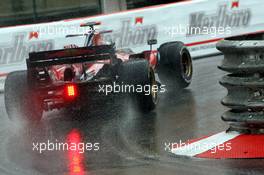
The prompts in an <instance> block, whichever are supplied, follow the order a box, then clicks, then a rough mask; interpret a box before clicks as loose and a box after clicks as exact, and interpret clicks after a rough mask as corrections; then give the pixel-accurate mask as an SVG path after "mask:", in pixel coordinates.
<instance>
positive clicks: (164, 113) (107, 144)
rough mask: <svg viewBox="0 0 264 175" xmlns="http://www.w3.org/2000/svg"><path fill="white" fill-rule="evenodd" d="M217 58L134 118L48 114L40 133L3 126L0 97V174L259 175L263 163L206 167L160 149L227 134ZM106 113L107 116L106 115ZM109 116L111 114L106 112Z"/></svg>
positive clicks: (128, 113)
mask: <svg viewBox="0 0 264 175" xmlns="http://www.w3.org/2000/svg"><path fill="white" fill-rule="evenodd" d="M221 59H222V56H216V57H209V58H205V59H200V60H196V61H194V70H195V72H194V77H193V82H192V84H191V86H190V87H189V88H188V89H186V90H183V91H181V92H167V93H165V94H161V95H160V101H159V104H158V106H157V108H156V110H155V111H154V112H152V113H150V114H148V115H140V114H139V113H137V112H136V111H134V110H132V109H126V110H124V111H123V112H113V111H115V110H113V109H107V111H108V112H99V113H97V114H96V115H95V116H88V115H87V117H86V119H84V120H81V121H78V120H74V119H72V118H68V117H64V116H62V114H60V113H56V112H54V113H51V114H47V115H46V116H45V118H44V119H43V121H42V123H41V125H39V126H20V125H19V124H17V123H12V122H10V121H9V120H8V118H7V115H6V113H5V107H4V99H3V94H1V95H0V117H1V122H0V174H1V175H2V174H3V175H5V174H14V175H38V174H54V175H60V174H69V175H71V174H74V171H75V172H79V173H75V174H80V175H81V174H107V175H108V174H111V175H129V174H131V175H132V174H133V175H136V174H145V175H155V174H157V175H158V174H164V175H168V174H174V175H175V174H177V175H182V174H190V175H193V174H221V175H222V174H224V175H238V174H239V175H240V174H264V166H263V165H264V160H262V159H255V160H254V159H251V160H242V159H240V160H208V159H197V158H185V157H175V156H171V155H170V154H169V153H168V152H167V151H165V150H164V148H165V142H166V143H169V142H172V143H173V142H179V141H180V140H182V141H185V140H187V139H190V138H197V137H200V136H204V135H208V134H212V133H217V132H220V131H223V130H225V129H226V128H227V125H226V124H225V123H224V122H222V121H221V119H220V116H221V114H222V113H223V112H224V111H225V108H224V107H223V106H222V105H221V104H220V99H221V98H222V97H223V96H224V95H225V93H226V91H225V89H224V88H223V87H221V86H220V85H219V84H218V80H219V79H220V77H221V76H222V75H223V72H221V71H220V70H218V69H217V68H216V66H217V65H218V64H219V63H220V61H221ZM111 111H112V112H111ZM110 112H111V113H110ZM69 138H73V139H75V140H78V141H79V142H86V143H87V142H92V143H95V142H98V143H100V145H99V146H100V149H99V151H88V152H85V153H84V154H77V153H74V152H73V153H72V152H67V151H46V152H43V153H42V154H39V153H38V152H37V151H32V148H33V145H32V142H34V143H36V142H47V140H50V141H53V142H56V141H58V142H59V141H60V142H66V140H67V139H69Z"/></svg>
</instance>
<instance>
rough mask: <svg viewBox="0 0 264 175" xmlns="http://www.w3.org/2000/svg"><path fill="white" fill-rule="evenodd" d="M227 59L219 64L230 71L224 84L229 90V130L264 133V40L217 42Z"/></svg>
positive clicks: (224, 117)
mask: <svg viewBox="0 0 264 175" xmlns="http://www.w3.org/2000/svg"><path fill="white" fill-rule="evenodd" d="M217 49H218V50H220V51H222V52H223V54H224V59H223V61H222V64H221V65H220V66H219V68H220V69H221V70H224V71H226V72H228V73H229V74H227V75H225V76H224V77H223V78H222V79H221V80H220V84H221V85H223V86H224V87H225V88H226V89H227V90H228V94H227V96H226V97H225V98H224V99H223V100H222V104H223V105H225V106H227V107H228V108H230V110H229V111H227V112H225V113H224V114H223V115H222V120H223V121H225V122H227V123H229V125H230V128H229V130H235V131H239V132H246V133H264V41H259V40H255V41H254V40H253V41H227V40H223V41H220V42H219V43H218V44H217Z"/></svg>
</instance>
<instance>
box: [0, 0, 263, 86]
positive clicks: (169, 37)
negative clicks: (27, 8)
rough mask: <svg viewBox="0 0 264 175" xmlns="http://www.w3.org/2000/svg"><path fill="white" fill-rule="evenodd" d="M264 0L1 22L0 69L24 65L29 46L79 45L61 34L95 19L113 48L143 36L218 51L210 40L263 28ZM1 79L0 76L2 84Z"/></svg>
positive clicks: (203, 1) (143, 44)
mask: <svg viewBox="0 0 264 175" xmlns="http://www.w3.org/2000/svg"><path fill="white" fill-rule="evenodd" d="M262 7H263V0H250V1H249V0H214V1H213V0H191V1H184V2H179V3H171V4H165V5H159V6H152V7H147V8H141V9H134V10H128V11H122V12H117V13H113V14H103V15H97V16H92V17H83V18H78V19H66V20H62V21H56V22H50V23H41V24H32V25H23V26H13V27H4V28H0V38H1V39H0V75H1V74H6V73H9V72H12V71H15V70H22V69H25V68H26V64H25V59H26V58H27V57H28V53H29V52H32V51H47V50H54V49H62V48H63V47H64V46H67V45H70V44H73V45H78V46H82V45H83V43H84V38H83V37H75V38H65V36H66V35H71V34H80V33H84V32H86V31H84V30H85V28H80V24H83V23H86V22H91V21H99V22H101V25H100V29H102V30H113V32H112V33H105V34H104V36H103V38H104V39H105V40H107V41H111V42H115V44H116V47H117V48H131V49H132V50H133V51H135V52H141V51H142V50H147V49H149V46H148V45H147V40H149V39H157V41H158V44H157V45H156V46H154V48H153V49H156V48H155V47H159V46H160V45H161V44H163V43H165V42H171V41H182V42H183V43H185V45H186V46H188V48H189V50H190V53H191V55H192V57H202V56H205V55H210V54H217V53H220V52H219V51H218V50H217V49H216V47H215V45H216V43H217V42H218V41H219V40H222V39H223V38H227V37H230V36H237V35H246V34H252V33H261V32H264V23H263V19H262V18H261V17H262V16H264V11H263V8H262ZM3 82H4V81H0V84H1V85H0V86H3ZM0 88H1V87H0Z"/></svg>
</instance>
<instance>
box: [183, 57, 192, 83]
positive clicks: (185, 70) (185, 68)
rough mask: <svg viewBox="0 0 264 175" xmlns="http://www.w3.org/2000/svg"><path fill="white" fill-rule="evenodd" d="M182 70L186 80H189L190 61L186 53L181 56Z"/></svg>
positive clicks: (190, 74) (190, 72)
mask: <svg viewBox="0 0 264 175" xmlns="http://www.w3.org/2000/svg"><path fill="white" fill-rule="evenodd" d="M182 70H183V73H184V76H185V77H186V78H188V79H189V77H191V76H192V60H191V57H190V55H189V53H187V52H183V54H182Z"/></svg>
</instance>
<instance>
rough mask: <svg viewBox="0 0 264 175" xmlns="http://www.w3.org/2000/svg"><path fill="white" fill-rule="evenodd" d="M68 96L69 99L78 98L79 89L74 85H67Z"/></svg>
mask: <svg viewBox="0 0 264 175" xmlns="http://www.w3.org/2000/svg"><path fill="white" fill-rule="evenodd" d="M66 96H67V97H68V98H74V97H76V96H77V88H76V85H74V84H68V85H66Z"/></svg>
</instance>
